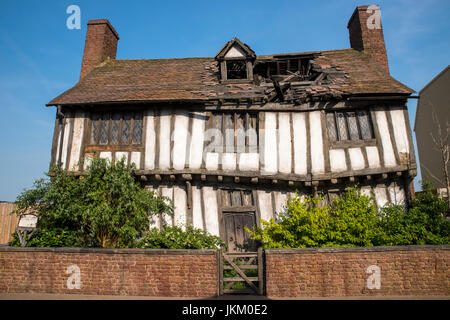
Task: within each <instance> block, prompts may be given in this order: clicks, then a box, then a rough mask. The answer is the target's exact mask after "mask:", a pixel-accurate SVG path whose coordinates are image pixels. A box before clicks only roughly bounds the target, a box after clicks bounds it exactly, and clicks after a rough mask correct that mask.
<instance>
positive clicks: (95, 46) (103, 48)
mask: <svg viewBox="0 0 450 320" xmlns="http://www.w3.org/2000/svg"><path fill="white" fill-rule="evenodd" d="M87 26H88V27H87V32H86V41H85V44H84V52H83V61H82V63H81V73H80V79H81V78H83V77H84V76H85V75H87V74H88V73H89V72H90V71H91V70H92V69H93V68H94V67H95V66H96V65H98V64H99V63H102V62H103V61H105V60H106V59H107V58H110V59H115V58H116V53H117V42H118V41H119V35H118V33H117V31H116V30H115V29H114V28H113V26H112V25H111V24H110V23H109V21H108V20H107V19H96V20H89V21H88V23H87Z"/></svg>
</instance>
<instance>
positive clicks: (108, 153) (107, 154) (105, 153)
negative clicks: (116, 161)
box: [99, 151, 112, 162]
mask: <svg viewBox="0 0 450 320" xmlns="http://www.w3.org/2000/svg"><path fill="white" fill-rule="evenodd" d="M99 157H100V158H102V159H106V160H108V161H109V162H111V161H112V153H111V151H102V152H100V155H99Z"/></svg>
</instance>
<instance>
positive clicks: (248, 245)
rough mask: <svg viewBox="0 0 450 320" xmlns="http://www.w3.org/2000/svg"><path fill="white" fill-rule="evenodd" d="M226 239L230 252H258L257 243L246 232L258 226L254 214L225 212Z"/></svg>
mask: <svg viewBox="0 0 450 320" xmlns="http://www.w3.org/2000/svg"><path fill="white" fill-rule="evenodd" d="M223 217H224V223H225V237H226V242H227V245H228V251H229V252H241V251H256V249H257V246H256V242H255V241H254V240H252V239H251V238H250V234H249V233H248V232H247V231H246V230H245V228H246V227H247V228H248V229H250V230H251V229H253V228H254V227H255V226H256V221H255V214H254V212H224V215H223Z"/></svg>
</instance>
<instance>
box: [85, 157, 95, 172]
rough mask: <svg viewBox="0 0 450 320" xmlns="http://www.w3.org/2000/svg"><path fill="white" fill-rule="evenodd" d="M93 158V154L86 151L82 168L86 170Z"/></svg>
mask: <svg viewBox="0 0 450 320" xmlns="http://www.w3.org/2000/svg"><path fill="white" fill-rule="evenodd" d="M93 158H94V155H92V154H88V153H87V154H85V155H84V163H83V169H84V170H87V168H88V167H89V166H90V165H91V163H92V159H93Z"/></svg>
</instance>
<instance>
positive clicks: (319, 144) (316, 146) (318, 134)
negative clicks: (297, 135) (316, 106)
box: [309, 111, 325, 174]
mask: <svg viewBox="0 0 450 320" xmlns="http://www.w3.org/2000/svg"><path fill="white" fill-rule="evenodd" d="M320 117H321V112H320V111H313V112H310V113H309V128H310V130H309V131H310V136H311V141H310V145H311V172H312V173H313V174H314V173H324V172H325V164H324V155H323V141H322V123H321V120H320Z"/></svg>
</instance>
